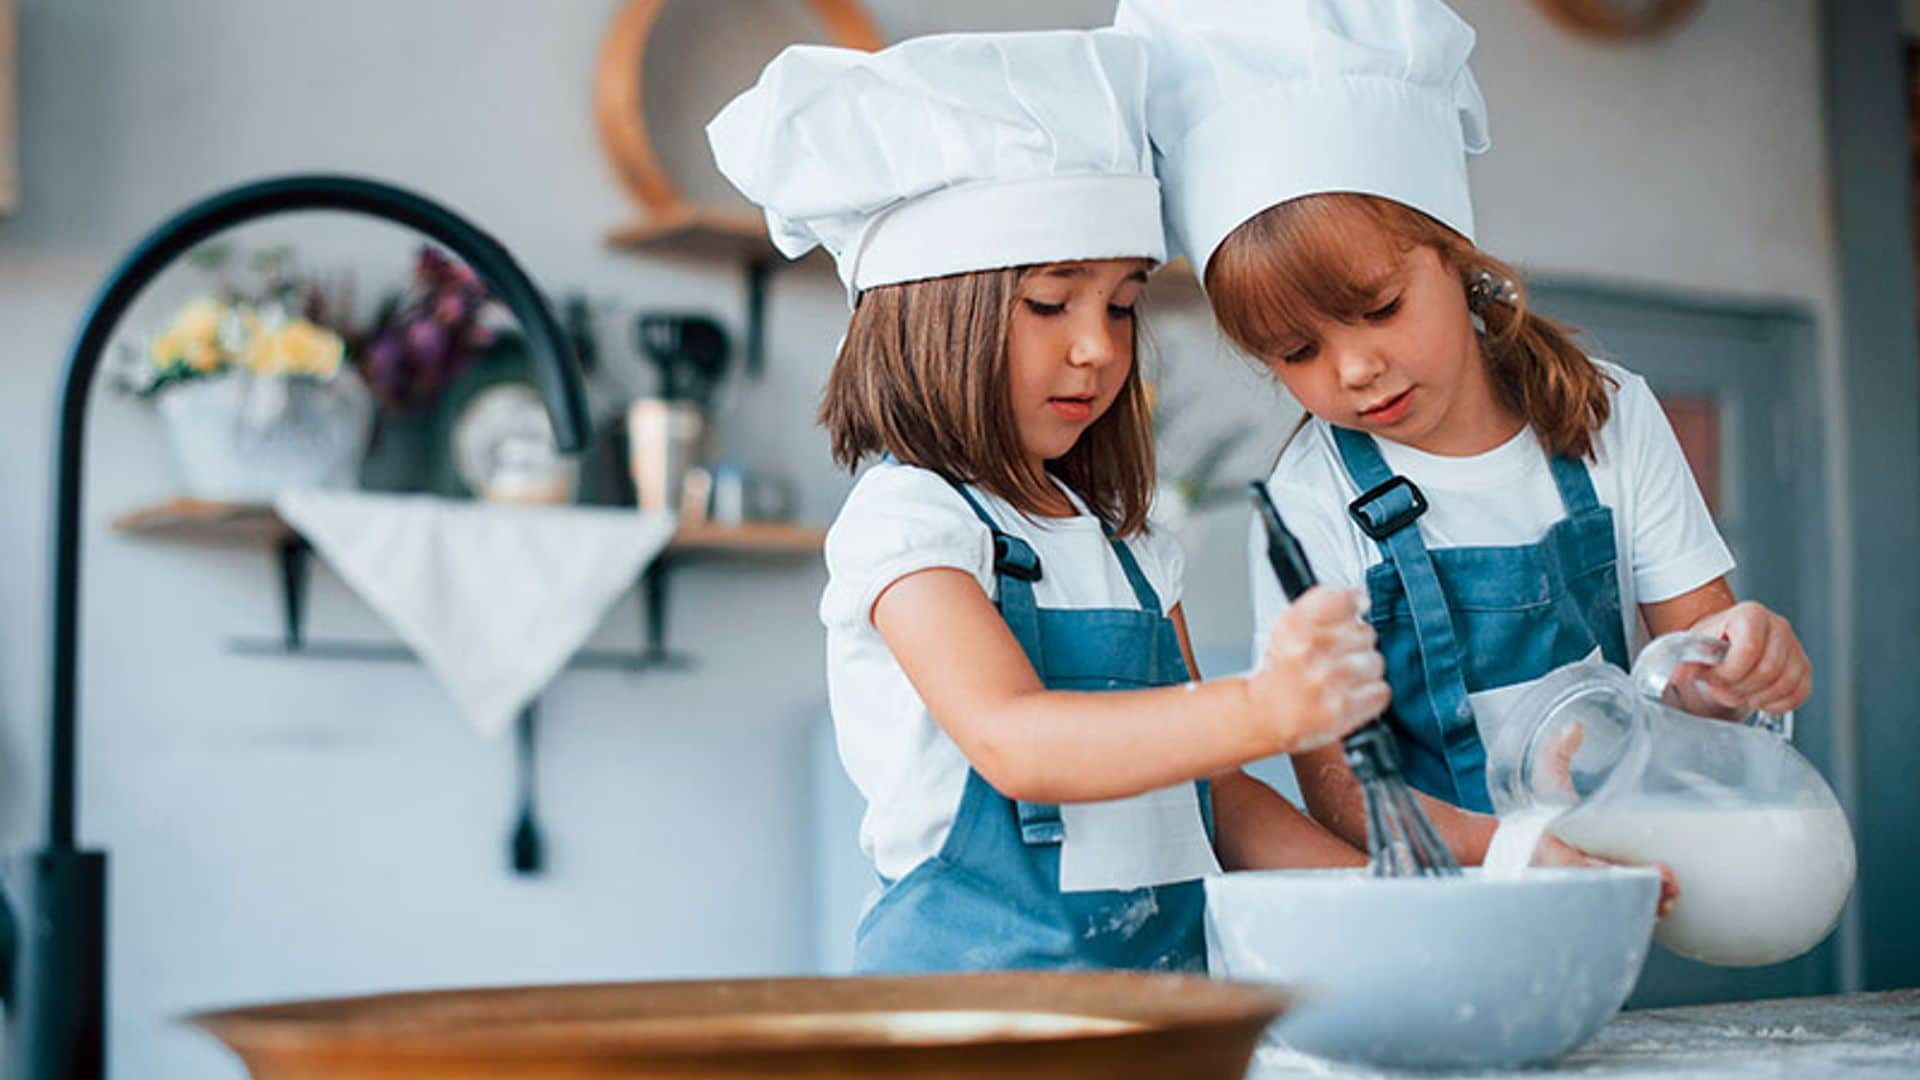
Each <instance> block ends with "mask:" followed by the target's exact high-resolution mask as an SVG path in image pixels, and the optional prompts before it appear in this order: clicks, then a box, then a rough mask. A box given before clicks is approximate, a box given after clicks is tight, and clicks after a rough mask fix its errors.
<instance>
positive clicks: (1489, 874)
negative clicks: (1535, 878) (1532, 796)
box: [1480, 806, 1561, 881]
mask: <svg viewBox="0 0 1920 1080" xmlns="http://www.w3.org/2000/svg"><path fill="white" fill-rule="evenodd" d="M1560 814H1561V810H1560V808H1559V807H1557V806H1536V807H1533V808H1531V809H1528V810H1522V811H1520V812H1519V813H1516V814H1507V815H1504V816H1503V817H1501V818H1500V827H1499V828H1498V829H1496V830H1495V831H1494V834H1493V839H1492V841H1490V842H1489V843H1488V844H1487V857H1486V858H1485V859H1483V860H1481V863H1480V869H1481V874H1482V876H1484V877H1485V878H1486V879H1487V880H1489V881H1511V880H1513V879H1514V878H1517V877H1519V876H1520V875H1521V874H1522V873H1524V872H1525V871H1526V869H1527V866H1528V864H1529V863H1531V862H1533V849H1534V848H1537V847H1539V846H1540V840H1541V839H1542V838H1543V837H1545V836H1546V834H1547V826H1549V825H1552V824H1553V819H1555V818H1557V817H1559V816H1560Z"/></svg>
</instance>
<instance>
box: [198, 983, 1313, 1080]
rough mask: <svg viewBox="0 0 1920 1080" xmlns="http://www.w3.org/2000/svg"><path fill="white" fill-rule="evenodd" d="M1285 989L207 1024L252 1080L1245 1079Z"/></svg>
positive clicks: (785, 999)
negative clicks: (577, 1079)
mask: <svg viewBox="0 0 1920 1080" xmlns="http://www.w3.org/2000/svg"><path fill="white" fill-rule="evenodd" d="M1286 1005H1287V996H1286V994H1285V993H1283V992H1282V991H1279V990H1277V989H1274V988H1272V987H1265V986H1254V985H1247V984H1239V983H1229V982H1218V981H1213V980H1209V979H1205V978H1199V977H1193V976H1180V975H1148V974H1137V973H1119V972H1099V973H1064V972H1044V973H995V974H981V975H928V976H902V977H884V978H842V979H826V978H821V979H739V980H717V981H674V982H641V983H611V984H602V985H578V986H542V987H524V988H506V989H489V990H454V991H435V992H426V993H410V994H387V995H380V996H375V997H359V998H343V999H336V1000H326V1001H308V1002H292V1003H287V1004H280V1005H263V1006H254V1007H250V1008H240V1009H229V1010H225V1011H221V1012H210V1013H202V1014H199V1015H196V1016H193V1017H190V1018H189V1019H190V1021H191V1022H192V1023H194V1024H196V1025H198V1026H199V1027H201V1028H203V1029H205V1030H207V1031H208V1032H211V1033H212V1034H213V1035H214V1036H215V1037H217V1038H219V1039H220V1040H221V1041H222V1042H224V1043H226V1044H227V1046H228V1047H230V1048H232V1050H233V1051H234V1052H235V1053H236V1054H238V1055H239V1056H240V1058H241V1060H242V1061H243V1062H245V1063H246V1066H247V1068H248V1070H249V1071H250V1072H251V1074H252V1076H253V1080H348V1078H351V1080H402V1078H404V1080H426V1078H434V1080H453V1078H456V1077H457V1078H459V1080H471V1078H474V1077H480V1076H486V1077H496V1078H498V1077H514V1078H516V1080H526V1078H558V1077H563V1076H564V1077H591V1078H608V1077H623V1078H643V1077H644V1078H666V1077H675V1078H692V1077H700V1078H725V1080H736V1078H738V1080H744V1078H749V1077H751V1078H754V1080H766V1078H769V1077H811V1078H825V1077H851V1078H873V1077H899V1076H912V1077H916V1078H922V1077H924V1078H931V1080H960V1078H963V1077H964V1078H982V1080H985V1078H991V1080H1028V1078H1031V1080H1042V1078H1045V1080H1115V1078H1120V1077H1136V1076H1137V1077H1170V1078H1171V1077H1179V1078H1181V1080H1240V1078H1241V1077H1243V1076H1244V1075H1245V1074H1246V1071H1247V1066H1248V1064H1249V1062H1250V1061H1251V1059H1252V1056H1253V1050H1254V1047H1255V1045H1256V1043H1257V1042H1258V1040H1259V1037H1260V1033H1261V1032H1262V1031H1263V1030H1264V1029H1265V1028H1266V1026H1267V1024H1268V1023H1269V1022H1271V1021H1272V1020H1273V1019H1274V1018H1275V1017H1277V1016H1279V1015H1280V1013H1281V1012H1282V1011H1284V1010H1285V1008H1286Z"/></svg>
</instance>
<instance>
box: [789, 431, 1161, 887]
mask: <svg viewBox="0 0 1920 1080" xmlns="http://www.w3.org/2000/svg"><path fill="white" fill-rule="evenodd" d="M969 490H970V491H971V493H972V494H973V496H974V498H976V499H978V500H979V501H980V504H981V506H983V507H984V508H985V509H986V511H987V513H988V514H990V515H992V517H993V520H994V521H995V523H997V524H998V525H999V526H1000V531H1002V532H1004V533H1007V534H1009V535H1012V536H1017V537H1019V538H1020V539H1022V540H1025V541H1026V542H1027V543H1028V544H1030V545H1032V547H1033V550H1034V552H1035V553H1036V554H1037V555H1039V557H1040V566H1041V577H1040V580H1039V581H1037V582H1035V583H1034V585H1033V595H1034V602H1035V603H1036V604H1038V605H1039V606H1041V607H1046V608H1138V607H1139V606H1140V604H1139V601H1138V600H1137V599H1136V598H1135V597H1134V593H1133V587H1132V586H1131V585H1129V584H1128V583H1127V577H1126V572H1125V571H1124V570H1123V569H1122V568H1121V566H1120V560H1119V558H1118V557H1117V556H1115V554H1114V552H1113V549H1112V548H1111V547H1109V546H1108V541H1107V538H1106V534H1105V533H1103V532H1102V531H1101V528H1100V521H1099V519H1098V518H1096V517H1094V516H1093V515H1092V514H1090V513H1088V512H1087V507H1086V504H1085V503H1084V502H1083V501H1082V500H1081V499H1080V497H1079V496H1078V495H1076V494H1074V493H1073V492H1072V491H1068V490H1067V489H1066V488H1065V487H1064V486H1062V488H1061V490H1062V491H1063V492H1065V493H1066V495H1067V496H1068V498H1070V499H1071V500H1072V501H1073V504H1074V507H1075V508H1076V509H1077V510H1078V511H1079V514H1078V516H1075V517H1070V518H1029V517H1026V516H1025V515H1023V514H1021V513H1020V512H1019V511H1017V510H1015V509H1014V508H1013V507H1012V506H1010V505H1009V504H1007V503H1006V502H1004V501H1003V500H1001V499H999V498H997V497H995V496H993V495H990V494H988V493H986V492H983V491H980V490H978V489H969ZM1125 543H1126V545H1127V547H1128V548H1129V550H1131V551H1132V553H1133V557H1134V560H1135V561H1136V562H1138V563H1139V564H1140V570H1141V572H1142V573H1144V574H1145V575H1146V578H1147V582H1148V584H1150V585H1152V586H1153V590H1154V592H1155V593H1157V594H1158V595H1159V598H1160V610H1161V611H1162V612H1163V613H1168V612H1171V611H1172V610H1173V607H1174V605H1175V604H1178V603H1179V602H1180V579H1181V574H1182V572H1183V571H1184V568H1185V560H1184V558H1183V556H1182V555H1181V552H1180V545H1179V543H1178V542H1177V541H1176V540H1175V539H1174V538H1173V536H1172V535H1171V534H1170V533H1169V532H1167V531H1166V530H1150V531H1148V532H1145V533H1142V534H1140V535H1136V536H1131V537H1128V538H1127V540H1126V541H1125ZM934 567H950V568H953V569H956V570H964V571H966V572H967V573H970V574H972V575H973V577H974V580H976V581H978V582H979V583H980V587H981V588H982V589H983V590H985V591H986V594H987V596H988V597H989V598H993V597H995V596H996V595H997V592H998V589H997V579H996V578H995V576H994V573H993V539H992V534H991V533H990V532H989V531H988V530H987V526H986V524H985V523H983V522H982V521H981V520H980V519H979V517H977V516H976V515H975V514H974V512H973V509H972V508H971V507H969V506H968V505H967V503H966V500H965V499H963V498H961V497H960V493H959V492H957V491H955V490H954V489H953V488H952V486H950V485H949V484H948V483H947V482H946V480H944V479H942V478H941V477H940V476H939V475H938V474H937V473H933V472H929V471H928V470H926V469H919V468H914V467H913V466H910V465H900V464H895V463H893V462H882V463H880V464H877V465H875V466H873V467H872V468H871V469H869V470H868V471H867V472H866V473H865V474H864V475H862V476H861V477H860V479H859V481H858V482H857V483H855V484H854V486H853V491H852V493H850V494H849V495H848V496H847V501H846V503H845V504H844V505H843V506H841V508H840V516H839V517H837V518H835V519H834V522H833V527H832V528H830V529H828V530H827V589H826V592H825V593H824V594H823V595H822V596H821V598H820V621H821V622H823V623H825V624H826V627H827V695H828V699H829V701H830V702H831V705H832V709H833V727H834V736H835V739H836V740H837V741H838V743H839V748H840V760H841V761H842V762H843V763H844V764H845V765H846V769H847V775H848V776H850V777H851V778H852V779H853V783H854V786H856V787H858V788H859V789H860V794H861V795H863V796H865V797H866V800H867V812H866V816H865V817H864V818H863V819H862V821H861V823H860V847H861V850H863V851H865V852H866V854H867V857H868V858H869V859H871V860H873V865H874V868H875V869H876V870H878V871H879V872H880V873H881V874H882V875H884V876H886V877H887V878H889V879H898V878H900V877H903V876H904V875H905V874H906V873H907V871H909V870H911V869H913V868H914V867H915V866H917V865H919V864H920V863H921V862H922V861H923V860H925V859H927V858H929V857H930V856H932V855H935V854H937V853H938V852H939V850H940V847H941V845H942V844H944V843H945V842H946V839H947V831H948V829H949V828H950V827H951V826H952V825H953V816H954V812H955V811H956V810H958V809H959V808H960V795H961V793H962V791H964V790H965V788H966V782H967V769H968V764H967V759H966V756H965V755H964V754H962V753H961V752H960V748H959V747H958V746H957V745H955V744H954V742H953V740H952V739H951V738H949V737H948V735H947V733H946V731H945V730H944V729H942V728H941V727H940V724H939V722H938V721H936V720H935V719H934V718H933V714H932V713H930V712H928V711H927V707H926V705H925V703H923V702H922V701H921V700H920V696H919V694H917V693H915V692H914V689H913V684H912V683H910V682H908V681H907V676H906V673H905V672H903V671H901V670H900V665H899V663H898V662H897V661H896V660H895V659H894V657H893V653H892V652H891V651H890V650H888V648H887V643H886V641H885V640H883V639H882V638H881V637H880V633H879V631H877V630H875V629H874V628H873V621H872V620H873V605H874V602H875V601H876V600H878V599H879V598H880V593H881V592H882V591H883V590H885V589H886V587H887V586H888V585H891V584H892V583H894V582H896V581H898V580H900V579H901V578H903V577H905V576H907V575H908V574H912V573H915V572H917V571H920V570H927V569H932V568H934Z"/></svg>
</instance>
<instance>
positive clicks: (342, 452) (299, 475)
mask: <svg viewBox="0 0 1920 1080" xmlns="http://www.w3.org/2000/svg"><path fill="white" fill-rule="evenodd" d="M226 259H227V252H226V250H225V249H224V248H219V247H210V248H203V249H201V250H199V251H197V252H195V254H194V256H193V261H194V262H195V263H196V264H197V265H199V266H201V267H202V268H203V269H209V270H214V271H218V270H220V269H221V268H222V267H223V266H224V265H225V262H226ZM253 266H254V269H255V270H256V271H259V272H261V273H262V274H263V275H264V283H263V284H260V285H259V286H257V287H255V288H252V289H242V288H240V287H236V286H235V285H233V284H232V283H230V282H228V281H226V280H224V279H223V280H222V282H221V285H220V287H219V289H218V290H217V291H216V292H215V293H213V294H211V295H204V296H199V297H196V298H194V299H192V300H189V301H188V302H187V303H186V304H185V305H183V306H182V307H181V308H180V309H179V311H178V312H177V313H176V314H175V315H174V317H173V319H172V321H171V322H170V323H169V324H168V325H167V326H166V328H165V329H163V330H162V331H161V332H160V333H159V334H158V335H156V336H155V337H154V338H153V339H152V341H151V342H150V343H149V344H148V345H147V347H146V348H145V349H144V350H143V356H142V357H141V358H140V360H136V361H135V362H134V363H133V364H131V365H130V371H129V372H128V376H127V377H128V379H129V381H130V382H131V383H132V388H133V389H134V391H135V392H136V393H137V394H139V395H140V396H142V397H146V398H151V399H153V400H154V401H155V403H156V405H157V407H158V409H159V412H160V415H161V417H162V419H163V420H164V421H165V423H166V429H167V436H168V441H169V443H170V445H171V447H172V451H173V457H174V462H175V464H176V466H177V467H178V470H179V474H180V480H181V482H182V484H183V486H184V487H185V489H186V491H187V493H188V494H190V495H193V496H196V497H199V498H205V499H220V500H230V501H265V500H270V499H271V498H273V496H274V495H275V494H276V493H277V492H279V491H280V490H281V489H283V488H289V487H322V488H340V487H351V486H353V484H354V481H355V476H356V473H357V470H358V466H359V463H360V459H361V457H362V456H363V455H364V454H365V452H366V442H367V436H368V432H369V429H370V426H371V423H372V417H373V404H372V399H371V397H370V395H369V394H368V393H367V389H366V387H365V385H364V384H362V383H361V381H360V379H359V377H358V375H356V374H355V372H354V371H353V369H352V367H351V366H350V365H348V364H347V362H346V359H347V357H346V342H345V339H344V338H343V337H342V335H341V333H340V332H339V331H338V330H337V329H335V328H334V327H333V326H330V325H328V323H329V322H331V321H332V319H331V316H330V312H329V307H330V305H329V304H328V303H326V300H325V294H324V291H323V290H322V289H320V288H319V286H318V285H317V284H315V283H313V282H311V281H305V280H302V279H301V278H299V277H297V276H296V275H294V274H293V273H292V272H291V260H290V256H289V255H288V254H287V253H286V252H285V251H284V250H280V251H274V252H265V253H261V254H260V255H257V256H256V257H255V259H254V260H253ZM141 360H143V361H144V362H140V361H141Z"/></svg>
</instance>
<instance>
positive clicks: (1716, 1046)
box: [1247, 989, 1920, 1080]
mask: <svg viewBox="0 0 1920 1080" xmlns="http://www.w3.org/2000/svg"><path fill="white" fill-rule="evenodd" d="M1542 1074H1553V1075H1560V1074H1566V1075H1577V1076H1603V1077H1628V1078H1642V1077H1656V1076H1659V1077H1682V1078H1685V1080H1718V1078H1720V1077H1734V1076H1740V1077H1748V1076H1754V1075H1756V1074H1765V1075H1776V1076H1792V1077H1803V1076H1804V1077H1820V1078H1822V1080H1825V1078H1828V1077H1833V1078H1837V1080H1881V1078H1887V1080H1892V1078H1894V1077H1899V1078H1902V1080H1912V1078H1913V1077H1916V1076H1920V989H1916V990H1894V991H1889V992H1886V993H1879V994H1845V995H1841V996H1838V997H1818V998H1785V999H1782V1000H1778V1001H1752V1002H1741V1003H1738V1004H1730V1005H1702V1006H1694V1007H1690V1008H1683V1009H1645V1010H1639V1011H1634V1012H1623V1013H1621V1014H1620V1015H1619V1016H1617V1017H1615V1018H1614V1021H1613V1023H1611V1024H1608V1025H1607V1026H1606V1028H1604V1029H1603V1030H1602V1031H1601V1032H1600V1034H1598V1035H1596V1036H1594V1038H1593V1041H1591V1042H1589V1043H1587V1045H1585V1046H1583V1047H1581V1048H1580V1049H1579V1050H1578V1051H1576V1052H1574V1053H1573V1054H1571V1055H1569V1056H1567V1057H1565V1058H1563V1059H1561V1060H1560V1061H1559V1062H1558V1063H1557V1064H1555V1065H1554V1066H1552V1067H1551V1068H1549V1069H1545V1070H1539V1071H1535V1072H1532V1073H1530V1074H1519V1073H1512V1072H1491V1073H1443V1074H1434V1073H1387V1072H1382V1071H1379V1070H1374V1069H1363V1068H1348V1067H1345V1066H1338V1065H1332V1064H1327V1063H1323V1062H1318V1061H1313V1060H1310V1059H1305V1058H1299V1057H1292V1056H1285V1055H1279V1054H1274V1053H1270V1052H1266V1051H1263V1052H1262V1053H1261V1055H1260V1056H1259V1057H1256V1058H1255V1060H1254V1068H1253V1071H1252V1072H1250V1073H1248V1074H1247V1078H1248V1080H1282V1078H1284V1077H1294V1076H1422V1077H1432V1076H1435V1075H1442V1076H1448V1077H1455V1078H1458V1077H1466V1076H1472V1077H1487V1078H1493V1077H1502V1078H1506V1080H1512V1078H1513V1077H1515V1076H1524V1075H1542Z"/></svg>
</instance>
